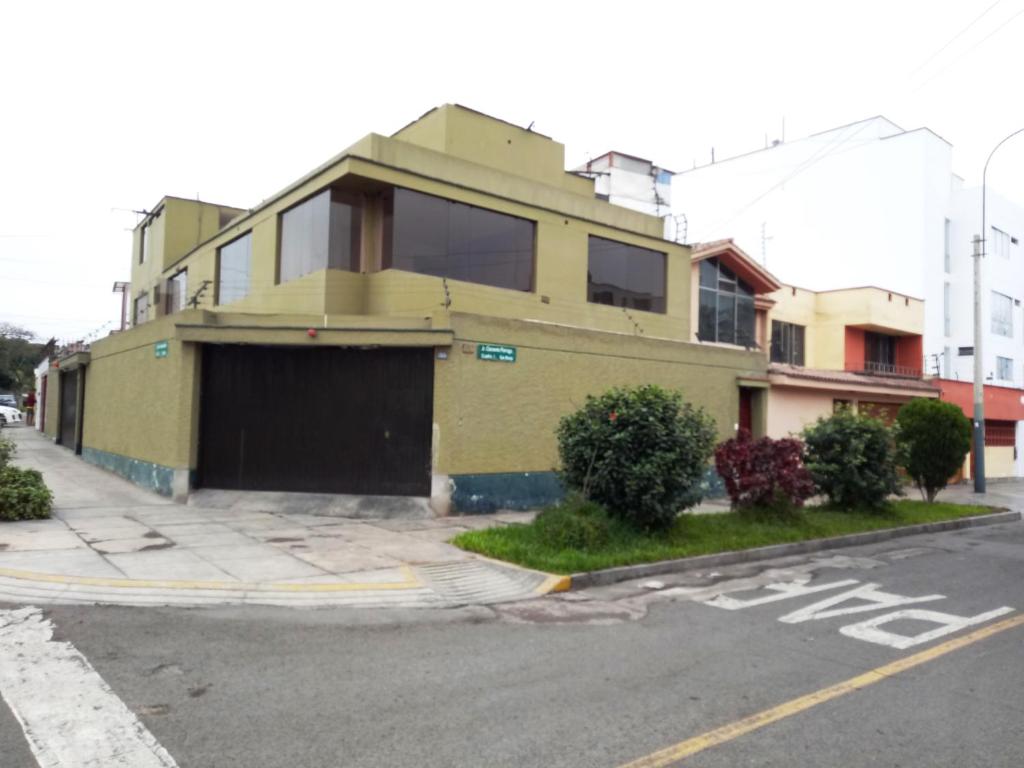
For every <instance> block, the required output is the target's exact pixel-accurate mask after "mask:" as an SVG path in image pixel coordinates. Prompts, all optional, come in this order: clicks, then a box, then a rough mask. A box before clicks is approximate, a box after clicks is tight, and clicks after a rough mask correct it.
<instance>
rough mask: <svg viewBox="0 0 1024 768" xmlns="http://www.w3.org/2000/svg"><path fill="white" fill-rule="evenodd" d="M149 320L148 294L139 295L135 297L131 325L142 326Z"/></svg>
mask: <svg viewBox="0 0 1024 768" xmlns="http://www.w3.org/2000/svg"><path fill="white" fill-rule="evenodd" d="M147 320H149V294H148V293H140V294H139V295H138V296H136V297H135V307H134V309H133V311H132V324H133V325H142V323H144V322H146V321H147Z"/></svg>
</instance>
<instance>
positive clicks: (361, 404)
mask: <svg viewBox="0 0 1024 768" xmlns="http://www.w3.org/2000/svg"><path fill="white" fill-rule="evenodd" d="M433 365H434V363H433V350H432V349H430V348H426V349H366V350H361V349H342V348H319V349H302V348H293V347H258V346H238V345H223V346H217V345H206V346H205V347H204V349H203V386H202V403H201V405H200V408H201V417H200V418H201V429H200V444H199V453H200V456H199V482H200V484H201V485H203V486H205V487H207V488H230V489H241V490H267V491H305V492H316V493H352V494H381V495H410V496H426V495H429V493H430V471H431V468H430V440H431V423H432V420H433V418H432V410H433V389H434V384H433V382H434V375H433V370H434V368H433Z"/></svg>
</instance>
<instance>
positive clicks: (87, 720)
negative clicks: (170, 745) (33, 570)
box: [0, 606, 177, 768]
mask: <svg viewBox="0 0 1024 768" xmlns="http://www.w3.org/2000/svg"><path fill="white" fill-rule="evenodd" d="M0 695H2V697H3V699H4V701H6V702H7V706H9V707H10V708H11V712H13V713H14V716H15V718H17V720H18V723H19V724H20V725H21V728H22V730H23V731H24V733H25V738H26V740H27V741H28V744H29V748H30V749H31V750H32V754H33V755H35V758H36V762H38V763H39V766H40V768H176V766H177V763H175V762H174V758H172V757H171V756H170V755H169V754H168V753H167V750H165V749H164V748H163V747H162V746H160V744H159V743H158V742H157V740H156V738H154V736H153V734H151V733H150V732H149V731H148V730H147V729H146V727H145V726H144V725H143V724H142V723H141V722H139V720H138V718H136V717H135V715H134V714H132V712H131V711H130V710H129V709H128V707H126V706H125V704H124V702H122V701H121V700H120V699H119V698H118V697H117V695H116V694H115V693H114V692H113V691H112V690H111V689H110V686H109V685H107V684H106V682H105V681H104V680H103V678H102V677H100V676H99V674H98V673H97V672H96V670H95V669H93V667H92V665H91V664H89V662H88V660H87V659H86V658H85V656H83V655H82V654H81V653H79V651H78V650H77V649H76V648H75V647H74V646H73V645H71V643H67V642H60V641H55V640H54V639H53V624H52V623H51V622H50V621H49V620H48V619H45V618H43V615H42V612H41V611H40V610H39V609H38V608H34V607H32V606H29V607H26V608H19V609H17V610H13V611H0Z"/></svg>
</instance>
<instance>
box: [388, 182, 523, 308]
mask: <svg viewBox="0 0 1024 768" xmlns="http://www.w3.org/2000/svg"><path fill="white" fill-rule="evenodd" d="M533 240H534V224H533V222H532V221H528V220H526V219H520V218H517V217H515V216H507V215H505V214H503V213H497V212H495V211H488V210H486V209H484V208H477V207H475V206H472V205H465V204H464V203H456V202H453V201H451V200H445V199H443V198H440V197H434V196H432V195H424V194H422V193H420V192H413V191H412V190H408V189H395V190H393V191H392V193H391V194H390V195H389V196H388V199H387V200H386V202H385V223H384V268H385V269H402V270H405V271H407V272H416V273H419V274H421V275H435V276H437V277H448V278H451V279H453V280H465V281H467V282H471V283H482V284H483V285H493V286H496V287H498V288H511V289H515V290H518V291H529V290H532V289H533Z"/></svg>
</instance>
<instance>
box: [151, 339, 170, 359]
mask: <svg viewBox="0 0 1024 768" xmlns="http://www.w3.org/2000/svg"><path fill="white" fill-rule="evenodd" d="M153 356H154V357H167V342H166V341H158V342H157V343H156V344H154V345H153Z"/></svg>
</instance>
